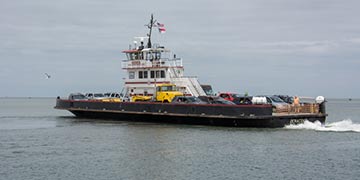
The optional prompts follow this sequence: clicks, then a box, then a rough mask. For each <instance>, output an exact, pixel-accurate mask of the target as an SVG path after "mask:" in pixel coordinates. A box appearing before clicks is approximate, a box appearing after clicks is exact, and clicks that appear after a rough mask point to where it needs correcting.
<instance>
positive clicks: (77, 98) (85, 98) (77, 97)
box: [69, 93, 87, 101]
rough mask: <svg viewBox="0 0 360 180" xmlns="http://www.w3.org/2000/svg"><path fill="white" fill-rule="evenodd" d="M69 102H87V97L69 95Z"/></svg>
mask: <svg viewBox="0 0 360 180" xmlns="http://www.w3.org/2000/svg"><path fill="white" fill-rule="evenodd" d="M69 100H75V101H81V100H87V97H86V96H85V95H84V94H81V93H71V94H70V95H69Z"/></svg>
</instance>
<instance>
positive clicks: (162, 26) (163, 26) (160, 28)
mask: <svg viewBox="0 0 360 180" xmlns="http://www.w3.org/2000/svg"><path fill="white" fill-rule="evenodd" d="M157 27H158V28H159V32H160V33H165V32H166V29H165V25H164V24H161V23H159V22H158V23H157Z"/></svg>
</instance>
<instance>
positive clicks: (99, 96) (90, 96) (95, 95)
mask: <svg viewBox="0 0 360 180" xmlns="http://www.w3.org/2000/svg"><path fill="white" fill-rule="evenodd" d="M85 96H86V97H87V98H88V99H98V100H101V99H104V98H106V97H105V95H104V94H103V93H86V94H85Z"/></svg>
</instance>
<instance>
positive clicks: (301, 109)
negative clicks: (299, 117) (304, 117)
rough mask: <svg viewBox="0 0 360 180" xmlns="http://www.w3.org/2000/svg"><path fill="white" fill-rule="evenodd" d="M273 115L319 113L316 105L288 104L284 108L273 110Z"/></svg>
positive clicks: (318, 106)
mask: <svg viewBox="0 0 360 180" xmlns="http://www.w3.org/2000/svg"><path fill="white" fill-rule="evenodd" d="M274 112H275V113H287V114H298V113H310V114H317V113H320V105H319V104H317V103H301V104H299V105H294V104H289V105H288V106H287V107H284V108H277V109H276V110H274Z"/></svg>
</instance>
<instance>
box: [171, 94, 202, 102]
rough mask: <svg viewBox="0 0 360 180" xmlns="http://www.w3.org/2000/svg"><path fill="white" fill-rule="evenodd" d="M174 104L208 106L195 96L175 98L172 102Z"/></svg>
mask: <svg viewBox="0 0 360 180" xmlns="http://www.w3.org/2000/svg"><path fill="white" fill-rule="evenodd" d="M171 103H173V104H207V103H206V102H204V101H202V100H200V99H199V98H197V97H195V96H175V97H174V99H173V100H172V101H171Z"/></svg>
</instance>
